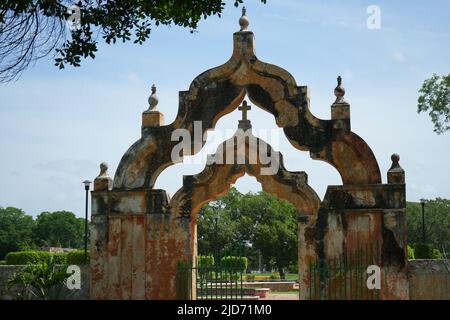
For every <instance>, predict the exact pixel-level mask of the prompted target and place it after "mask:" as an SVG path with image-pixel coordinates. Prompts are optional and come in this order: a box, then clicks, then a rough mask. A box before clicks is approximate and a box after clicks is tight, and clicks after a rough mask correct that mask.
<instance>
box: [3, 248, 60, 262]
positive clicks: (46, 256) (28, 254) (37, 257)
mask: <svg viewBox="0 0 450 320" xmlns="http://www.w3.org/2000/svg"><path fill="white" fill-rule="evenodd" d="M51 257H53V259H54V260H55V263H57V264H66V263H67V255H66V254H65V253H52V252H48V251H18V252H10V253H8V254H7V255H6V258H5V260H6V264H7V265H26V264H32V263H40V262H44V261H49V260H50V258H51Z"/></svg>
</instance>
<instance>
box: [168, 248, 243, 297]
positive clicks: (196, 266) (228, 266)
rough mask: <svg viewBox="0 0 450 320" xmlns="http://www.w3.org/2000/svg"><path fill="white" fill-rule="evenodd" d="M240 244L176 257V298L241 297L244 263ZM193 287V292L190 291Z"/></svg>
mask: <svg viewBox="0 0 450 320" xmlns="http://www.w3.org/2000/svg"><path fill="white" fill-rule="evenodd" d="M241 253H242V246H238V247H235V248H230V249H227V250H224V251H222V252H218V253H216V254H215V255H213V254H209V255H199V256H197V257H196V259H195V261H194V260H193V259H192V257H189V258H187V259H184V260H180V261H178V265H177V278H176V287H177V298H178V299H181V300H193V299H195V300H225V299H243V297H244V295H245V289H244V288H243V278H244V274H245V269H246V267H247V262H246V259H247V258H246V257H243V256H242V254H241ZM194 290H195V294H194Z"/></svg>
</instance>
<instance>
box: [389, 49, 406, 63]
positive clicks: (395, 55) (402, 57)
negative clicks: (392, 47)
mask: <svg viewBox="0 0 450 320" xmlns="http://www.w3.org/2000/svg"><path fill="white" fill-rule="evenodd" d="M391 56H392V58H393V59H394V60H395V61H397V62H404V61H405V60H406V58H405V55H404V54H403V53H402V52H400V51H394V52H393V53H392V54H391Z"/></svg>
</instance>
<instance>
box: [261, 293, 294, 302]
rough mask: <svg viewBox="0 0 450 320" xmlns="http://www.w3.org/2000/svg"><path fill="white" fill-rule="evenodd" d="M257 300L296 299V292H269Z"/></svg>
mask: <svg viewBox="0 0 450 320" xmlns="http://www.w3.org/2000/svg"><path fill="white" fill-rule="evenodd" d="M259 300H298V294H289V293H269V294H268V295H267V297H266V298H262V299H259Z"/></svg>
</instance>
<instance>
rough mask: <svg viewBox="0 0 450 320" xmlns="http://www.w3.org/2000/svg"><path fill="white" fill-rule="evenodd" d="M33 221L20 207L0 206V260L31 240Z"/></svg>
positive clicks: (25, 245)
mask: <svg viewBox="0 0 450 320" xmlns="http://www.w3.org/2000/svg"><path fill="white" fill-rule="evenodd" d="M34 225H35V221H34V220H33V217H31V216H28V215H26V214H25V212H23V211H22V210H21V209H17V208H14V207H7V208H1V207H0V260H2V259H4V257H5V256H6V254H7V253H8V252H11V251H18V250H21V249H22V248H24V247H27V246H28V245H30V244H31V243H32V242H33V228H34Z"/></svg>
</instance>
